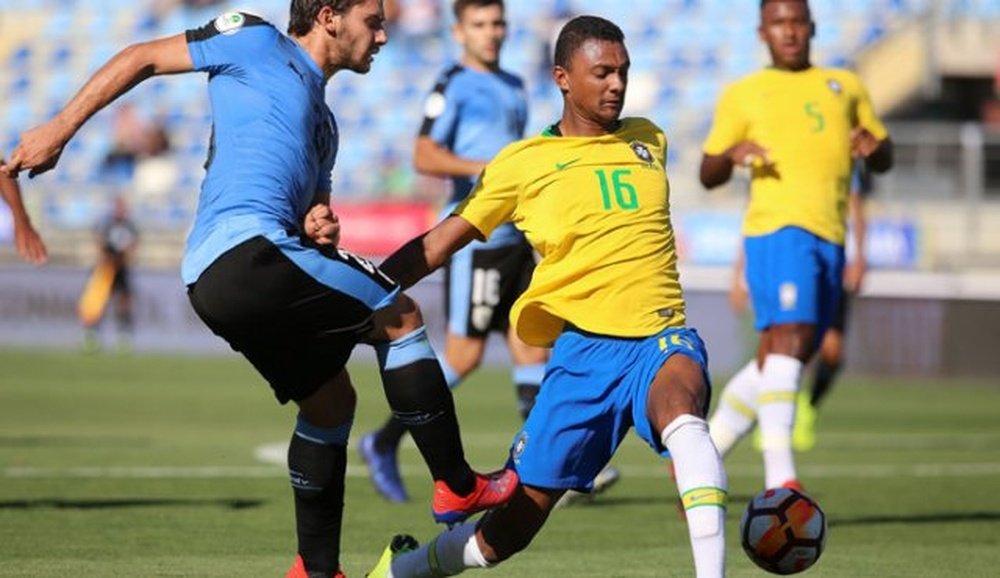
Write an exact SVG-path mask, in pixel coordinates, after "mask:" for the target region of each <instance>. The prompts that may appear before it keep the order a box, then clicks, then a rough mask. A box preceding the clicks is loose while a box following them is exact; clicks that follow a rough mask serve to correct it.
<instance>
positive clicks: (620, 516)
mask: <svg viewBox="0 0 1000 578" xmlns="http://www.w3.org/2000/svg"><path fill="white" fill-rule="evenodd" d="M352 373H353V375H354V378H355V383H356V386H357V389H358V391H359V398H360V402H359V409H358V416H357V419H356V422H355V435H354V439H355V440H356V439H358V438H359V437H360V435H359V434H360V433H361V432H363V431H366V430H368V429H371V428H373V427H375V426H376V425H378V424H379V423H381V421H382V419H383V418H384V415H385V412H386V406H385V401H384V399H383V397H382V393H381V388H380V386H379V384H378V381H377V376H376V373H375V372H374V370H373V368H372V367H370V366H367V365H364V364H359V365H356V366H352ZM507 376H508V372H507V371H506V370H484V371H482V372H480V373H477V374H475V375H474V376H473V377H472V379H470V380H469V381H468V382H467V383H465V384H464V385H462V387H461V388H459V389H458V390H457V391H456V400H457V403H458V407H459V417H460V420H461V422H462V425H463V433H464V438H465V440H466V451H467V453H468V455H469V458H470V461H471V462H472V463H473V465H474V466H475V467H477V468H479V469H484V470H485V469H492V468H495V467H497V466H498V465H499V464H501V463H502V462H503V460H504V456H505V450H506V448H507V446H508V444H509V442H510V440H511V438H512V436H513V434H514V433H515V432H516V430H517V427H518V419H517V417H516V410H515V406H514V393H513V388H512V387H511V386H510V384H509V382H508V379H507ZM719 382H720V386H721V383H722V380H719ZM998 408H1000V384H996V383H958V382H946V381H928V380H906V379H894V380H878V381H874V380H855V379H851V380H845V381H844V382H843V383H840V384H838V385H837V390H836V391H835V392H834V393H833V394H832V395H831V397H830V399H829V401H828V403H827V406H826V407H824V408H823V412H822V413H821V417H820V424H819V444H818V446H817V448H816V449H815V450H813V451H811V452H809V453H806V454H802V455H800V456H799V465H800V471H801V475H802V480H803V482H804V483H805V484H806V487H807V488H808V489H809V492H810V494H811V495H812V496H813V497H814V498H816V499H817V500H818V501H819V503H820V504H821V505H822V506H823V508H824V510H825V511H826V513H827V517H828V521H829V524H830V533H829V539H828V542H827V550H826V552H825V553H824V555H823V557H822V559H821V560H820V561H819V563H818V564H817V565H816V566H815V567H814V568H813V569H811V570H809V571H808V573H807V574H808V575H810V576H817V577H823V576H826V577H845V576H873V577H874V576H878V577H895V576H899V577H907V578H916V577H927V578H932V577H933V578H947V577H952V576H954V577H963V578H974V577H987V576H997V570H996V569H997V568H998V567H1000V491H998V490H1000V420H998V419H997V415H998V411H997V410H998ZM293 414H294V411H293V410H292V409H291V408H289V407H285V408H281V407H279V406H277V404H276V403H275V402H274V401H273V398H272V397H271V395H270V391H269V390H268V388H267V386H266V385H265V384H264V383H263V381H261V379H260V378H259V377H257V376H256V374H254V373H253V372H252V370H251V368H250V367H249V365H248V364H246V363H245V362H244V361H242V359H239V358H237V357H236V356H232V357H227V358H224V359H215V358H187V357H145V356H136V357H124V358H122V357H112V356H104V357H101V356H97V357H85V356H81V355H77V354H74V353H39V352H0V577H15V576H16V577H31V578H49V577H50V578H57V577H58V578H62V577H65V576H74V577H75V578H90V577H93V578H108V577H118V576H162V577H199V578H201V577H219V578H223V577H233V578H236V577H239V578H246V577H255V578H256V577H279V576H284V573H285V571H286V570H287V568H288V566H289V565H290V564H291V561H292V557H293V556H294V550H295V544H294V531H293V528H294V526H293V520H292V508H291V491H290V489H289V486H288V483H287V481H286V477H287V474H286V472H285V469H284V468H283V466H281V465H278V464H276V463H274V462H273V460H274V459H275V456H278V458H277V459H278V460H280V459H281V457H280V456H281V451H282V450H281V448H282V447H283V445H284V444H285V443H286V441H287V439H288V437H289V434H290V430H291V424H292V418H293ZM402 461H403V464H404V474H405V476H406V481H407V483H408V486H409V489H410V493H411V495H412V497H413V502H411V503H410V504H406V505H402V506H391V505H389V504H387V503H385V502H384V501H382V500H381V499H380V498H379V497H378V496H377V495H376V494H375V492H374V491H373V490H372V489H371V487H370V486H369V484H368V481H367V479H366V478H365V477H364V469H363V465H362V464H361V462H360V460H359V459H358V458H357V455H356V453H355V452H354V451H353V449H352V452H351V455H350V463H349V471H348V475H349V479H348V487H347V509H346V521H345V530H344V540H343V552H344V553H343V557H342V563H343V565H344V569H345V571H346V573H347V575H348V576H349V577H351V578H361V577H362V576H364V572H365V571H366V570H367V569H368V568H370V567H371V565H373V564H374V562H375V560H376V559H377V557H378V555H379V553H380V551H381V550H382V548H383V547H384V544H385V542H386V541H387V540H388V538H389V537H390V536H391V535H392V534H393V533H396V532H403V531H405V532H409V533H413V534H414V535H416V536H417V537H418V538H420V539H422V540H426V539H429V538H430V537H432V536H433V535H434V533H435V532H436V531H437V528H436V527H435V525H434V524H433V523H432V522H431V518H430V507H429V504H430V490H431V484H430V482H429V477H428V475H427V473H426V468H425V467H424V466H423V465H422V463H421V461H420V458H419V455H418V453H417V451H416V449H415V448H414V447H413V446H412V444H407V445H405V446H404V449H403V451H402ZM614 464H615V465H616V466H618V467H619V468H620V469H621V470H622V472H623V474H624V476H623V479H622V481H621V482H620V483H619V485H618V486H616V487H615V488H614V489H613V490H611V491H610V492H609V493H607V494H605V495H602V496H600V497H599V498H598V499H596V500H595V501H593V502H591V503H589V504H583V505H580V506H574V507H572V508H567V509H564V510H559V511H557V512H556V513H555V514H554V515H553V516H552V518H551V519H550V521H549V523H548V525H547V526H546V528H545V529H544V530H543V532H542V534H541V535H540V536H539V537H538V538H537V539H536V540H535V542H534V544H533V545H532V546H531V547H530V548H529V549H528V550H527V551H526V552H524V553H522V554H520V555H519V556H517V557H516V558H515V559H513V560H511V561H509V562H507V563H505V564H503V565H502V566H501V567H499V568H497V569H494V570H491V571H490V572H489V576H495V577H498V578H500V577H505V576H509V577H517V578H529V577H545V578H548V577H558V576H566V577H576V578H580V577H594V578H598V577H600V578H608V577H621V578H638V577H652V576H657V577H663V576H677V577H680V576H691V575H692V574H693V570H692V562H691V555H690V551H689V547H688V541H687V533H686V530H685V527H684V525H683V523H682V522H681V521H680V519H679V518H678V517H677V514H676V512H675V510H674V505H673V504H674V500H675V497H676V492H675V489H674V488H673V486H672V484H671V483H670V480H669V478H668V476H667V473H666V469H665V467H664V463H663V462H662V461H660V460H659V459H658V458H656V457H655V456H654V455H652V453H651V452H649V451H648V449H646V447H645V446H644V445H643V444H642V443H641V442H639V441H638V440H636V439H635V438H630V439H629V440H628V441H627V442H626V443H625V444H624V445H623V447H622V448H621V450H620V451H619V453H618V455H617V456H616V458H615V462H614ZM726 465H727V469H728V472H729V476H730V486H731V492H730V496H731V500H730V504H729V527H728V531H729V535H728V545H729V575H730V576H733V577H751V576H766V574H765V573H764V572H763V571H761V570H758V569H757V568H756V567H755V566H753V564H752V563H751V562H750V561H749V560H747V559H746V557H745V556H744V554H743V552H742V550H741V549H740V546H739V542H738V538H737V536H736V524H737V521H738V519H739V514H740V513H741V512H742V509H743V507H744V506H745V505H746V502H747V501H748V500H749V498H750V496H751V495H752V494H753V493H754V492H755V491H756V490H757V489H758V487H759V486H760V484H761V483H762V477H763V476H762V471H761V465H760V457H759V455H758V454H756V453H755V452H753V450H752V449H750V448H749V444H745V447H743V446H741V447H740V448H738V449H737V451H736V452H734V454H733V455H732V456H731V457H730V459H729V460H728V461H727V464H726Z"/></svg>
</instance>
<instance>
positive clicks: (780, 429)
mask: <svg viewBox="0 0 1000 578" xmlns="http://www.w3.org/2000/svg"><path fill="white" fill-rule="evenodd" d="M762 373H763V383H762V384H761V388H760V395H759V396H758V397H757V417H758V419H759V420H760V433H761V441H762V442H763V447H764V487H765V488H777V487H780V486H781V485H782V484H784V483H785V482H787V481H789V480H795V479H797V475H796V473H795V456H794V454H793V453H792V427H793V426H794V425H795V394H796V392H798V389H799V379H800V377H801V376H802V362H801V361H799V360H798V359H796V358H794V357H790V356H788V355H780V354H776V353H772V354H770V355H768V356H767V357H766V358H765V359H764V369H763V371H762Z"/></svg>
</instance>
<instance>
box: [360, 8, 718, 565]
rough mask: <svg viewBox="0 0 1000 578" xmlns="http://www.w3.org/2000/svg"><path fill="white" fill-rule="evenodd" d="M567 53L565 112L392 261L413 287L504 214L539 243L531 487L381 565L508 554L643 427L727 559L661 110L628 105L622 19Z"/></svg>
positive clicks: (579, 33)
mask: <svg viewBox="0 0 1000 578" xmlns="http://www.w3.org/2000/svg"><path fill="white" fill-rule="evenodd" d="M554 62H555V66H554V69H553V78H554V80H555V82H556V84H557V85H558V87H559V89H560V90H561V91H562V94H563V114H562V118H561V120H560V121H559V122H557V123H556V124H554V125H552V126H551V127H549V128H548V129H547V130H546V131H545V133H544V134H543V135H542V136H538V137H534V138H529V139H527V140H523V141H520V142H518V143H514V144H512V145H510V146H508V147H506V148H505V149H504V150H503V151H501V152H500V154H499V155H497V157H496V158H495V159H494V160H493V161H492V162H491V163H490V164H489V165H488V166H487V167H486V169H485V171H484V172H483V175H482V177H481V179H480V182H479V184H478V185H477V187H476V189H475V190H474V191H473V193H472V195H471V196H470V197H469V198H468V199H467V200H466V201H465V202H464V203H462V204H461V205H460V206H459V207H458V208H456V209H455V211H454V212H453V213H452V215H451V216H449V217H448V218H446V219H445V220H444V221H442V222H441V223H440V224H438V225H437V226H436V227H434V228H433V229H432V230H431V231H429V232H428V233H426V234H425V235H423V236H421V237H418V238H417V239H415V240H413V241H411V242H410V243H408V244H407V245H406V246H404V247H403V248H402V249H400V250H399V251H398V252H396V253H395V254H394V255H393V256H391V257H390V258H389V259H388V260H387V261H386V262H385V263H384V264H383V267H384V268H385V270H386V271H387V272H390V273H389V274H391V275H392V276H393V278H395V279H398V280H399V281H400V283H401V284H402V285H403V286H404V287H406V286H410V285H412V284H413V283H416V282H417V281H418V280H419V279H421V278H423V277H424V276H426V275H427V274H429V273H430V272H431V271H433V270H434V269H436V268H437V267H440V266H441V265H442V264H443V263H444V262H445V261H446V260H447V258H448V257H449V256H450V255H451V254H452V253H454V252H455V251H457V250H459V249H460V248H461V247H463V246H465V245H466V244H468V243H469V242H471V241H472V240H474V239H483V238H486V237H488V236H489V235H490V233H491V232H492V231H493V230H494V229H496V227H498V226H500V225H501V224H503V223H505V222H508V221H509V222H512V223H514V225H515V226H516V227H517V228H518V229H520V230H521V231H523V232H524V234H525V236H526V237H527V239H528V241H529V242H530V243H531V244H532V246H533V247H534V248H535V249H536V250H537V251H538V252H539V254H540V255H541V256H542V259H541V261H540V262H539V264H538V266H537V267H536V269H535V274H534V276H533V277H532V280H531V285H530V286H529V287H528V289H527V290H526V291H525V292H524V293H523V294H522V295H521V297H520V298H519V299H518V301H517V302H516V303H515V304H514V307H513V308H512V310H511V325H512V326H513V327H514V328H515V329H516V331H517V333H518V335H519V336H520V337H521V339H523V340H524V341H525V342H527V343H530V344H533V345H539V346H549V345H552V346H553V350H552V357H551V359H550V360H549V363H548V365H547V367H546V372H545V379H544V381H543V382H542V387H541V390H540V393H539V395H538V398H537V400H536V402H535V407H534V408H533V409H532V410H531V413H530V414H529V415H528V419H527V421H526V422H525V424H524V426H523V429H522V430H521V432H520V433H518V434H517V436H515V438H514V443H513V446H512V448H511V463H512V464H513V466H514V468H515V469H516V470H517V472H518V475H519V476H520V479H521V482H522V485H521V487H519V488H518V492H517V493H516V494H515V496H514V498H513V499H512V500H511V502H510V503H509V505H508V506H507V507H505V508H503V509H497V510H493V511H491V512H489V513H488V514H487V515H486V517H485V518H483V520H482V521H481V522H480V523H479V524H465V525H462V526H458V527H457V528H454V529H452V530H449V531H447V532H444V533H442V534H440V535H439V536H437V537H436V538H435V539H433V540H432V541H431V542H429V543H428V544H426V545H425V546H423V547H417V546H416V544H415V541H414V540H413V539H412V538H409V537H397V539H394V540H393V543H392V544H391V545H390V547H389V548H388V549H387V550H386V552H385V554H384V555H383V558H382V560H380V562H379V564H378V565H377V566H376V568H375V570H373V571H372V572H371V573H370V574H369V576H372V577H377V578H385V577H397V578H398V577H414V576H416V577H422V576H450V575H453V574H458V573H460V572H462V571H464V570H465V569H468V568H486V567H489V566H492V565H494V564H497V563H499V562H501V561H503V560H505V559H507V558H509V557H510V556H512V555H514V554H515V553H517V552H518V551H520V550H522V549H524V548H525V547H527V545H528V544H529V543H530V542H531V540H532V539H533V538H534V536H535V535H536V534H537V532H538V531H539V530H540V529H541V527H542V525H543V524H544V523H545V520H546V518H547V517H548V515H549V512H550V511H551V510H552V508H553V506H554V505H555V504H556V501H557V500H558V499H559V498H560V496H561V495H562V494H563V493H564V492H565V491H566V490H569V489H574V488H582V487H586V486H587V485H589V484H590V483H591V482H592V480H593V479H594V476H595V475H596V474H597V472H599V471H600V470H601V468H602V467H604V466H605V465H606V464H607V463H608V460H610V459H611V456H612V454H613V453H614V452H615V450H616V449H617V447H618V445H619V444H620V443H621V441H622V439H623V438H624V436H625V434H626V433H627V432H628V430H629V429H630V428H631V427H633V426H634V427H635V429H636V433H637V434H638V435H639V436H640V437H641V438H642V439H643V440H644V441H646V443H648V444H649V445H650V446H651V447H652V448H653V449H654V451H656V452H658V453H660V454H661V455H666V453H667V450H669V453H670V455H671V456H672V457H673V459H674V464H675V466H676V473H677V485H678V491H679V492H680V494H681V495H682V496H683V499H684V503H685V504H686V505H687V506H688V510H687V523H688V527H689V532H690V536H691V543H692V548H693V551H694V560H695V567H696V569H697V576H698V577H699V578H710V577H711V578H717V577H721V576H723V574H724V573H725V538H724V524H723V522H724V517H725V510H724V503H725V495H726V486H727V482H726V477H725V472H724V470H723V467H722V462H721V459H720V458H719V455H718V453H717V452H716V449H715V447H714V446H713V445H712V440H711V437H710V436H709V433H708V424H707V423H706V422H705V420H704V412H705V409H706V408H707V403H708V398H709V385H708V379H707V376H706V364H707V359H706V353H705V349H704V344H703V343H702V341H701V339H700V338H699V337H698V334H697V332H695V331H694V330H693V329H690V328H687V327H686V326H685V308H684V299H683V297H682V295H681V286H680V282H679V278H678V273H677V267H676V264H677V256H676V253H675V250H674V233H673V229H672V227H671V222H670V210H669V208H670V205H669V186H668V183H667V177H666V172H665V169H664V164H665V162H666V147H667V143H666V138H665V137H664V135H663V132H662V131H660V129H659V128H658V127H656V126H655V125H654V124H652V123H651V122H649V121H648V120H645V119H641V118H626V119H620V115H621V110H622V105H623V104H624V101H625V90H626V86H627V83H628V70H629V64H630V61H629V56H628V52H627V50H626V49H625V44H624V36H623V34H622V32H621V30H620V29H619V28H618V27H617V26H616V25H614V24H613V23H611V22H609V21H607V20H605V19H603V18H597V17H593V16H581V17H578V18H575V19H573V20H571V21H569V22H568V23H567V24H566V26H565V27H564V28H563V29H562V31H561V32H560V35H559V38H558V40H557V42H556V49H555V58H554Z"/></svg>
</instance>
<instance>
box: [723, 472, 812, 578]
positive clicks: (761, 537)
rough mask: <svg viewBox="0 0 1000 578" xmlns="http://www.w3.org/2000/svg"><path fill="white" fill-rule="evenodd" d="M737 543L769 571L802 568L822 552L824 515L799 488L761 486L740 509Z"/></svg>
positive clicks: (792, 572)
mask: <svg viewBox="0 0 1000 578" xmlns="http://www.w3.org/2000/svg"><path fill="white" fill-rule="evenodd" d="M740 543H742V544H743V550H744V551H746V553H747V556H749V557H750V559H751V560H753V562H754V564H756V565H758V566H760V567H761V568H763V569H765V570H767V571H768V572H773V573H774V574H795V573H798V572H802V571H803V570H805V569H806V568H808V567H810V566H812V565H813V564H815V563H816V560H818V559H819V556H820V554H822V553H823V545H824V544H825V543H826V516H825V515H824V514H823V510H821V509H820V508H819V506H818V505H817V504H816V502H814V501H812V499H810V498H809V497H808V496H806V495H804V494H802V493H800V492H797V491H795V490H791V489H788V488H777V489H773V490H764V491H763V492H761V493H759V494H757V495H756V496H754V497H753V499H752V500H750V503H749V504H748V505H747V509H746V511H745V512H743V517H742V518H741V519H740Z"/></svg>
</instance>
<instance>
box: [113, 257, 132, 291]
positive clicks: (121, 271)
mask: <svg viewBox="0 0 1000 578" xmlns="http://www.w3.org/2000/svg"><path fill="white" fill-rule="evenodd" d="M131 274H132V272H131V271H130V270H129V268H128V265H124V264H123V265H118V266H117V267H116V268H115V278H114V280H113V281H112V282H111V292H112V293H124V294H128V293H129V292H130V291H131V290H132V283H131Z"/></svg>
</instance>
